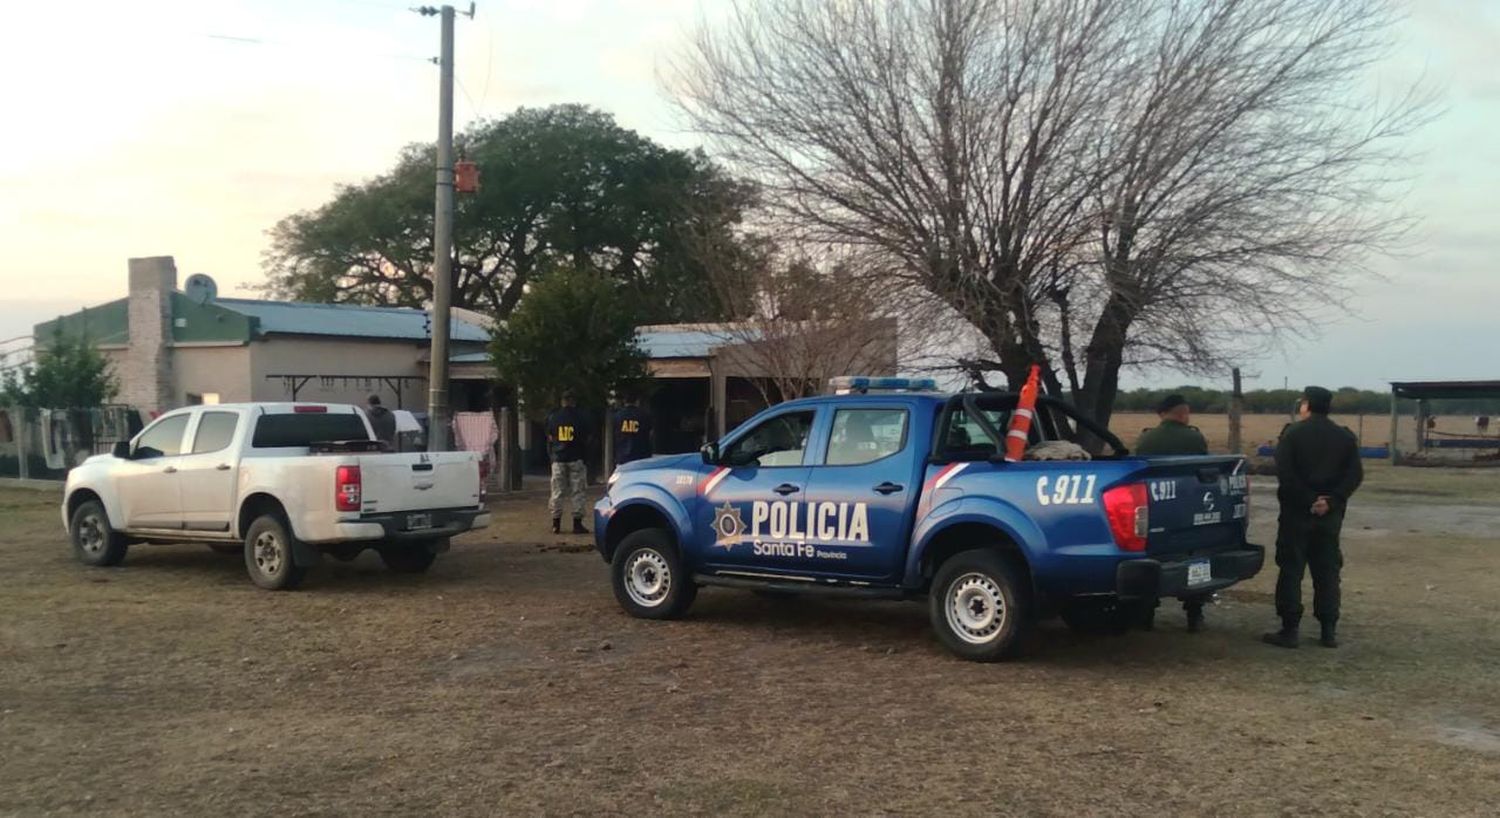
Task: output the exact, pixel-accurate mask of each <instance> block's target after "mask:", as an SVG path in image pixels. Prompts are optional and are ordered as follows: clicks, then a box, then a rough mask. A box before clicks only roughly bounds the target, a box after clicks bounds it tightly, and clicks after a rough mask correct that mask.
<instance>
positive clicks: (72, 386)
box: [0, 328, 120, 409]
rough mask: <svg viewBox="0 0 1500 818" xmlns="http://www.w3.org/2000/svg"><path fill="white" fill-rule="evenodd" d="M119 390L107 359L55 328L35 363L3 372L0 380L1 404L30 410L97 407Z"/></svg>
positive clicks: (88, 343) (75, 338) (83, 340)
mask: <svg viewBox="0 0 1500 818" xmlns="http://www.w3.org/2000/svg"><path fill="white" fill-rule="evenodd" d="M119 391H120V384H119V381H117V380H116V379H115V377H114V375H113V374H112V373H111V372H110V365H109V360H108V359H106V358H105V357H104V355H102V354H101V353H100V352H99V350H98V349H95V348H94V345H93V344H92V343H90V342H89V340H88V339H87V338H83V337H69V336H66V335H64V334H63V332H62V329H61V328H58V329H57V330H56V331H55V332H54V333H53V336H52V341H51V343H50V344H48V345H47V346H46V347H44V348H41V349H40V350H39V351H38V352H37V356H36V362H35V363H34V364H29V365H25V366H21V367H17V368H15V369H11V370H8V371H6V373H5V377H4V380H3V381H0V403H7V404H10V405H13V406H25V407H28V408H32V409H86V408H90V407H94V406H99V405H101V404H103V403H105V402H107V401H109V400H110V399H111V398H113V397H114V396H115V395H116V394H117V393H118V392H119Z"/></svg>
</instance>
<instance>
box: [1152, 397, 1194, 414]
mask: <svg viewBox="0 0 1500 818" xmlns="http://www.w3.org/2000/svg"><path fill="white" fill-rule="evenodd" d="M1186 403H1187V398H1184V397H1183V396H1181V395H1168V396H1166V397H1165V398H1162V399H1161V403H1158V404H1157V405H1156V414H1158V415H1164V414H1166V413H1167V412H1170V411H1172V410H1173V409H1176V408H1177V407H1179V406H1182V405H1184V404H1186Z"/></svg>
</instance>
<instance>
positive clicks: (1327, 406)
mask: <svg viewBox="0 0 1500 818" xmlns="http://www.w3.org/2000/svg"><path fill="white" fill-rule="evenodd" d="M1302 399H1303V400H1305V401H1307V409H1308V411H1310V412H1316V413H1318V414H1320V415H1326V414H1328V412H1329V410H1331V409H1333V393H1332V392H1329V391H1328V390H1327V389H1324V388H1323V387H1321V386H1309V387H1307V388H1306V389H1303V390H1302Z"/></svg>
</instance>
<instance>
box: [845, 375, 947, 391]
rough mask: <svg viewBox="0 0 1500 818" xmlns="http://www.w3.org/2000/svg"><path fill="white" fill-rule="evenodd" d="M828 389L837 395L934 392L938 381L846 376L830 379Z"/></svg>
mask: <svg viewBox="0 0 1500 818" xmlns="http://www.w3.org/2000/svg"><path fill="white" fill-rule="evenodd" d="M828 388H829V389H830V390H832V391H833V394H835V395H847V394H850V393H851V392H859V393H867V392H934V391H937V381H935V380H933V379H932V378H870V377H866V376H863V375H844V376H841V377H837V378H829V379H828Z"/></svg>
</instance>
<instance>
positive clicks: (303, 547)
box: [292, 536, 323, 568]
mask: <svg viewBox="0 0 1500 818" xmlns="http://www.w3.org/2000/svg"><path fill="white" fill-rule="evenodd" d="M292 562H293V563H294V564H296V565H297V566H298V567H299V568H311V567H313V566H315V565H321V564H322V563H323V552H322V551H319V550H318V549H316V548H314V547H313V546H311V545H308V544H307V543H305V542H303V541H301V540H299V539H297V538H296V537H295V536H293V537H292Z"/></svg>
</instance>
